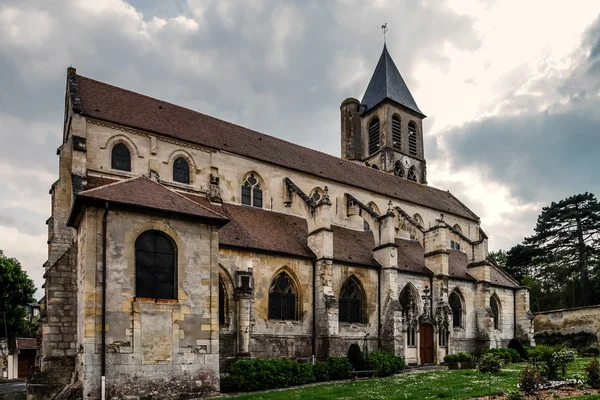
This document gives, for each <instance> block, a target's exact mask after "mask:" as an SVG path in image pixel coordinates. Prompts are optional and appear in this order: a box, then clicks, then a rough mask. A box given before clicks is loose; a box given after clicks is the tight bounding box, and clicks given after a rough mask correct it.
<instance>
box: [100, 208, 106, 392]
mask: <svg viewBox="0 0 600 400" xmlns="http://www.w3.org/2000/svg"><path fill="white" fill-rule="evenodd" d="M107 217H108V202H106V203H104V216H103V217H102V346H101V349H102V353H100V375H101V380H102V381H101V389H100V396H101V397H100V398H101V400H105V399H106V220H107Z"/></svg>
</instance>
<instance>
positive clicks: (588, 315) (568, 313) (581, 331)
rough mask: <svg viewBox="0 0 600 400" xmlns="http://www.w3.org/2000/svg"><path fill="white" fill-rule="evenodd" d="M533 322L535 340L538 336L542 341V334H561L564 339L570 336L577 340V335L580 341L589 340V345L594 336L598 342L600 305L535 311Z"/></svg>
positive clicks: (557, 335) (599, 340) (599, 341)
mask: <svg viewBox="0 0 600 400" xmlns="http://www.w3.org/2000/svg"><path fill="white" fill-rule="evenodd" d="M533 324H534V328H535V335H536V341H537V340H538V338H539V339H541V340H540V341H543V339H544V336H549V335H554V336H556V337H559V335H562V336H563V337H564V339H565V341H566V340H568V339H569V337H570V338H571V340H574V341H575V342H577V341H578V340H577V337H578V336H579V337H581V338H582V341H588V340H589V341H590V342H588V343H587V345H591V344H593V343H592V341H593V337H594V336H595V337H596V340H595V343H596V344H599V343H600V333H599V332H600V305H596V306H589V307H578V308H571V309H568V308H567V309H561V310H553V311H542V312H537V313H534V319H533ZM583 345H584V344H583V343H582V346H583Z"/></svg>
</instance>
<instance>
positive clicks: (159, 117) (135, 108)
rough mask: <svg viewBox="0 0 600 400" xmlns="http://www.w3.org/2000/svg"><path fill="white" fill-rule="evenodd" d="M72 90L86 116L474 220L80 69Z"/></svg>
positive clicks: (448, 204)
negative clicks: (118, 85)
mask: <svg viewBox="0 0 600 400" xmlns="http://www.w3.org/2000/svg"><path fill="white" fill-rule="evenodd" d="M76 82H77V85H72V87H71V90H72V91H74V90H77V91H78V93H76V94H75V96H76V97H77V98H79V99H80V101H81V104H80V106H79V105H78V108H79V107H80V108H81V111H80V112H81V113H82V114H83V115H85V116H89V117H93V118H97V119H101V120H105V121H109V122H113V123H117V124H120V125H126V126H129V127H133V128H138V129H142V130H146V131H151V132H156V133H159V134H162V135H166V136H170V137H174V138H176V139H180V140H184V141H188V142H192V143H196V144H198V145H201V146H206V147H210V148H213V149H218V150H224V151H228V152H231V153H235V154H238V155H241V156H245V157H249V158H253V159H257V160H261V161H264V162H267V163H271V164H274V165H278V166H280V167H285V168H289V169H292V170H296V171H300V172H304V173H307V174H310V175H313V176H317V177H322V178H323V179H326V180H331V181H335V182H339V183H342V184H345V185H349V186H353V187H357V188H362V189H366V190H369V191H372V192H375V193H379V194H382V195H384V196H389V197H391V198H396V199H400V200H403V201H406V202H409V203H413V204H419V205H422V206H425V207H429V208H432V209H435V210H438V211H441V212H444V213H450V214H454V215H458V216H461V217H464V218H467V219H470V220H474V221H477V220H478V219H479V217H477V215H475V214H474V213H473V212H472V211H470V210H469V209H468V208H467V207H466V206H465V205H464V204H462V203H461V202H460V201H458V200H457V199H456V198H455V197H454V196H453V195H452V194H450V193H449V192H446V191H443V190H439V189H435V188H433V187H431V186H426V185H420V184H418V183H415V182H411V181H409V180H406V179H402V178H398V177H396V176H394V175H392V174H388V173H385V172H381V171H376V170H374V169H373V168H368V167H366V166H364V165H360V164H358V163H354V162H350V161H345V160H342V159H340V158H338V157H334V156H331V155H328V154H325V153H321V152H319V151H316V150H311V149H308V148H305V147H302V146H298V145H296V144H293V143H290V142H286V141H284V140H281V139H277V138H275V137H272V136H268V135H264V134H262V133H259V132H256V131H253V130H250V129H247V128H243V127H241V126H238V125H235V124H232V123H229V122H225V121H222V120H219V119H216V118H213V117H209V116H207V115H204V114H201V113H198V112H195V111H192V110H189V109H187V108H184V107H180V106H176V105H173V104H170V103H167V102H164V101H160V100H157V99H153V98H151V97H147V96H144V95H141V94H138V93H134V92H131V91H129V90H125V89H121V88H118V87H115V86H112V85H108V84H106V83H102V82H98V81H95V80H93V79H89V78H86V77H83V76H80V75H77V76H76Z"/></svg>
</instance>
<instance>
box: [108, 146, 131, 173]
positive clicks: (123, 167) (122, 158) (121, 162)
mask: <svg viewBox="0 0 600 400" xmlns="http://www.w3.org/2000/svg"><path fill="white" fill-rule="evenodd" d="M110 166H111V168H112V169H118V170H119V171H128V172H131V153H130V152H129V149H128V148H127V146H125V144H123V143H117V144H116V145H114V147H113V148H112V151H111V159H110Z"/></svg>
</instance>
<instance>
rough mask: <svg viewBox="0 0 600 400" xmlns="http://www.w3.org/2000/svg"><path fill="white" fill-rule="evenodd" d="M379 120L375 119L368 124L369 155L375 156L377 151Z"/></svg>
mask: <svg viewBox="0 0 600 400" xmlns="http://www.w3.org/2000/svg"><path fill="white" fill-rule="evenodd" d="M379 141H380V134H379V118H377V117H375V118H373V119H372V120H371V122H370V123H369V155H371V154H375V153H376V152H377V150H379Z"/></svg>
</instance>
